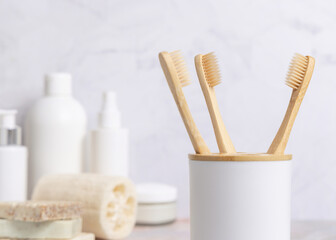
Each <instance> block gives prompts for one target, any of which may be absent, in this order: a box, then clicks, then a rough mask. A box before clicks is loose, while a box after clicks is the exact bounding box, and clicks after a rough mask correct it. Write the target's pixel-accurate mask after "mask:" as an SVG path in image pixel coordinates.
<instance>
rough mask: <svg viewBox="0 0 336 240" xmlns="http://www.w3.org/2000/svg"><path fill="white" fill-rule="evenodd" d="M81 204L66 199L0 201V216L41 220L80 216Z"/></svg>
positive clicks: (20, 219)
mask: <svg viewBox="0 0 336 240" xmlns="http://www.w3.org/2000/svg"><path fill="white" fill-rule="evenodd" d="M80 214H81V204H80V203H78V202H67V201H27V202H0V218H3V219H8V220H17V221H28V222H43V221H50V220H64V219H75V218H80V217H81V216H80Z"/></svg>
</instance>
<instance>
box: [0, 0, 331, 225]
mask: <svg viewBox="0 0 336 240" xmlns="http://www.w3.org/2000/svg"><path fill="white" fill-rule="evenodd" d="M335 11H336V2H335V1H333V0H324V1H315V0H306V1H303V0H282V1H266V0H255V1H249V0H238V1H228V0H224V1H220V0H208V1H200V0H194V1H183V0H182V1H177V0H170V1H169V0H162V1H155V0H143V1H136V0H123V1H121V0H110V1H108V0H96V1H89V0H57V1H56V0H54V1H51V0H50V1H47V0H34V1H33V0H26V1H19V0H0V107H2V108H18V109H19V111H20V123H21V124H22V119H23V118H24V114H25V113H26V111H27V109H28V108H29V106H31V104H32V103H33V102H34V101H35V100H36V99H38V98H39V97H40V96H41V93H42V89H43V86H42V83H43V82H42V78H43V75H44V73H46V72H50V71H67V72H70V73H72V74H73V77H74V85H75V86H74V94H75V96H76V98H77V99H79V101H80V102H81V103H82V104H83V105H84V106H85V108H86V109H87V114H88V118H89V123H90V124H89V125H90V126H89V127H90V128H93V127H94V126H95V124H96V113H97V111H98V109H99V107H100V100H101V93H102V91H104V90H114V91H116V92H117V94H118V97H119V105H120V108H121V111H122V114H123V124H124V126H126V127H128V128H129V129H130V131H131V164H132V169H131V171H132V178H133V179H134V181H136V182H143V181H160V182H164V183H169V184H173V185H176V186H178V188H179V215H180V216H181V217H186V216H188V162H187V153H190V152H192V150H193V149H192V147H191V144H190V143H189V140H188V137H187V134H186V131H185V129H184V126H183V124H182V121H181V119H180V116H179V114H178V111H177V109H176V106H175V104H174V102H173V99H172V96H171V95H170V92H169V89H168V86H167V84H166V82H165V79H164V77H163V73H162V71H161V68H160V65H159V62H158V58H157V54H158V52H159V51H163V50H167V51H172V50H176V49H181V50H182V51H183V53H184V55H185V57H186V59H187V62H188V67H189V69H190V72H191V76H192V80H193V84H192V85H191V86H189V87H187V88H186V89H185V94H186V97H187V99H188V101H189V104H190V108H191V110H192V113H193V115H194V118H195V120H196V122H197V124H198V126H199V128H200V131H201V132H202V133H203V135H204V138H205V140H206V141H207V142H208V143H209V145H210V147H211V149H212V150H213V151H216V144H215V138H214V135H213V132H212V129H211V124H210V119H209V116H208V113H207V110H206V108H205V103H204V99H203V98H202V93H201V90H200V87H199V84H198V82H197V80H196V74H195V71H194V66H193V57H194V56H195V55H196V54H198V53H207V52H210V51H215V52H216V54H217V56H218V57H219V59H220V64H221V65H220V66H221V72H222V77H223V82H222V84H221V85H219V86H218V87H217V89H216V90H217V95H218V99H219V103H220V107H221V111H222V114H223V118H224V121H225V123H226V125H227V128H228V130H229V132H230V134H231V137H232V139H233V142H234V144H235V145H236V148H237V149H238V150H239V151H253V152H263V151H266V149H267V148H268V146H269V144H270V143H271V141H272V139H273V137H274V135H275V133H276V131H277V128H278V127H279V125H280V123H281V120H282V117H283V115H284V113H285V109H286V107H287V103H288V99H289V97H290V94H291V90H290V89H289V88H288V87H287V86H285V84H284V79H285V74H286V72H287V67H288V63H289V61H290V59H291V57H292V55H293V54H294V53H295V52H299V53H302V54H306V55H312V56H314V57H315V58H316V68H315V73H314V76H313V79H312V82H311V85H310V88H309V89H308V92H307V95H306V97H305V100H304V102H303V104H302V107H301V110H300V113H299V115H298V117H297V120H296V124H295V126H294V129H293V132H292V135H291V138H290V141H289V144H288V148H287V151H288V152H289V153H293V154H294V169H293V201H292V205H293V210H292V216H293V218H295V219H335V218H336V158H335V151H334V149H335V147H336V140H335V139H336V138H335V137H334V136H335V135H336V128H335V126H336V124H335V123H336V112H335V110H336V94H335V91H336V81H335V78H336V77H335V72H336V47H335V43H336V15H335ZM217 187H220V186H217Z"/></svg>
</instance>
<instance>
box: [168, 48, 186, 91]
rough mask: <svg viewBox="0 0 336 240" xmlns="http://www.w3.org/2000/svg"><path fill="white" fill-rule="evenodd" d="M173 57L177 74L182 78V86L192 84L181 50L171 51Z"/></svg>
mask: <svg viewBox="0 0 336 240" xmlns="http://www.w3.org/2000/svg"><path fill="white" fill-rule="evenodd" d="M169 55H170V57H171V59H172V60H173V62H174V66H175V69H176V72H177V76H178V78H179V80H180V83H181V85H182V87H185V86H188V85H189V84H191V81H190V77H189V73H188V69H187V66H186V63H185V61H184V58H183V56H182V54H181V52H180V51H179V50H177V51H174V52H171V53H169Z"/></svg>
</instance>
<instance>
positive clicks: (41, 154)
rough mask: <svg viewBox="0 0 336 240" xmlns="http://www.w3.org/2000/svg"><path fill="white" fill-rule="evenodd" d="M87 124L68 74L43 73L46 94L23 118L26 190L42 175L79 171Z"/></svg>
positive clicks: (31, 187) (30, 189)
mask: <svg viewBox="0 0 336 240" xmlns="http://www.w3.org/2000/svg"><path fill="white" fill-rule="evenodd" d="M86 124H87V120H86V114H85V111H84V108H83V107H82V106H81V105H80V103H79V102H78V101H77V100H75V99H74V98H73V97H72V90H71V75H70V74H68V73H53V74H48V75H46V78H45V96H44V97H43V98H41V99H40V100H38V101H37V102H36V103H35V105H34V106H33V107H32V108H31V109H30V110H29V112H28V114H27V117H26V121H25V129H24V130H25V136H24V137H25V138H24V140H25V143H26V145H27V147H28V149H29V161H28V162H29V193H31V192H32V190H33V187H34V186H35V184H36V183H37V181H38V180H39V178H40V177H42V176H44V175H47V174H58V173H80V172H81V170H82V165H83V158H84V147H85V136H86Z"/></svg>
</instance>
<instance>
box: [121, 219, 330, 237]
mask: <svg viewBox="0 0 336 240" xmlns="http://www.w3.org/2000/svg"><path fill="white" fill-rule="evenodd" d="M127 239H129V240H182V239H183V240H187V239H190V235H189V221H188V220H179V221H177V222H175V223H174V224H169V225H161V226H136V228H135V230H134V232H133V233H132V235H131V236H130V237H129V238H127ZM292 240H336V221H293V223H292Z"/></svg>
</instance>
